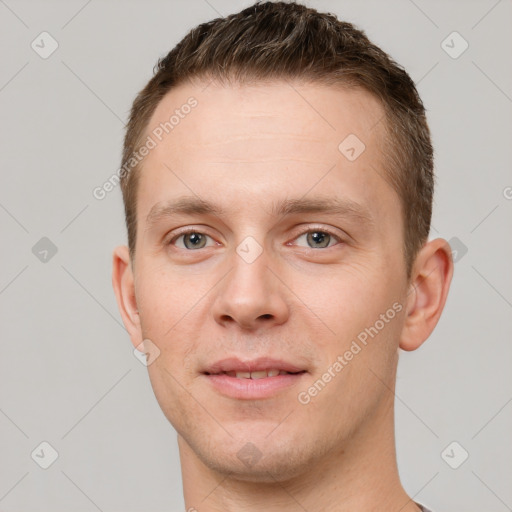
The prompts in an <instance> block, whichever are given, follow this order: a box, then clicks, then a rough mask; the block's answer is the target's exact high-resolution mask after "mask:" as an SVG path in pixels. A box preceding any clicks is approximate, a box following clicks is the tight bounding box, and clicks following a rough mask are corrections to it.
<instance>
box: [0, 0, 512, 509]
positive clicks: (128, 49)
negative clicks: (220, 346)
mask: <svg viewBox="0 0 512 512" xmlns="http://www.w3.org/2000/svg"><path fill="white" fill-rule="evenodd" d="M251 3H252V2H251V1H245V0H244V1H240V2H238V1H236V2H235V1H232V0H231V1H226V0H208V1H206V0H186V1H182V0H179V1H176V0H175V1H165V2H164V1H151V2H141V1H139V2H134V1H124V2H122V1H120V0H117V1H108V2H106V1H103V2H102V1H100V0H92V1H89V2H87V1H83V0H80V1H68V2H64V1H61V2H57V1H46V2H35V1H34V2H29V1H19V0H0V48H2V65H1V68H0V108H1V118H2V123H1V127H0V130H1V132H0V141H1V158H2V167H1V180H2V181H1V188H0V220H1V237H2V246H1V262H2V264H1V267H0V315H1V317H0V320H1V333H2V340H1V341H2V345H1V356H0V379H1V382H0V432H1V434H0V510H2V511H5V512H12V511H29V510H30V511H34V512H36V511H53V512H57V511H64V510H73V511H76V512H81V511H84V512H85V511H95V510H101V511H104V512H107V511H126V512H129V511H144V512H152V511H163V510H168V511H170V510H172V511H175V510H176V511H177V510H183V509H184V504H183V498H182V488H181V475H180V467H179V460H178V451H177V444H176V432H175V431H174V430H173V428H172V427H171V425H170V424H169V423H168V422H167V420H166V419H165V417H164V416H163V414H162V413H161V411H160V408H159V406H158V404H157V402H156V400H155V398H154V395H153V392H152V390H151V388H150V384H149V379H148V376H147V369H146V368H145V367H144V366H143V365H142V364H141V363H140V362H139V360H137V359H136V358H135V357H134V354H133V347H132V345H131V343H130V340H129V338H128V335H127V333H126V331H125V330H124V327H123V326H122V323H121V319H120V315H119V313H118V310H117V306H116V303H115V298H114V294H113V291H112V287H111V254H112V249H113V247H114V246H115V245H118V244H123V243H125V240H126V239H125V228H124V219H123V209H122V202H121V193H120V190H119V188H116V189H115V190H114V191H112V192H111V193H110V194H108V195H107V197H106V198H105V199H103V200H101V201H100V200H97V199H95V198H94V197H93V194H92V191H93V189H94V188H95V187H97V186H101V185H102V184H103V183H104V182H105V181H106V180H107V179H108V178H109V177H110V176H111V175H112V174H114V173H115V172H116V170H117V169H118V167H119V164H120V156H121V144H122V137H123V133H124V132H123V127H124V122H125V121H126V120H127V113H128V110H129V108H130V106H131V102H132V100H133V98H134V96H135V94H136V93H137V92H138V91H139V90H140V88H142V87H143V85H144V84H145V83H146V82H147V80H148V79H149V78H150V76H151V74H152V69H153V66H154V64H155V63H156V60H157V58H158V57H160V56H163V55H164V54H166V53H167V52H168V51H169V50H170V49H171V48H172V47H173V46H174V44H176V42H178V40H179V39H181V37H183V36H184V35H185V33H186V32H187V31H188V30H189V29H191V28H192V27H193V26H195V25H197V24H198V23H200V22H202V21H206V20H209V19H211V18H213V17H217V16H218V15H219V14H222V15H226V14H229V13H231V12H234V11H237V10H239V9H240V8H241V7H243V6H246V5H249V4H251ZM307 3H308V5H310V6H313V7H316V8H318V9H320V10H327V11H331V12H334V13H336V14H337V15H338V16H339V17H340V18H341V19H345V20H347V21H350V22H353V23H355V24H356V25H358V26H359V27H360V28H362V29H363V30H365V31H366V33H367V35H368V36H369V37H370V38H371V39H372V40H373V41H374V42H375V43H377V44H378V45H380V46H381V47H382V48H383V49H384V50H386V51H387V52H389V53H390V54H391V55H392V56H393V57H394V58H395V59H396V60H397V61H398V62H399V63H401V64H402V65H404V66H405V68H406V69H407V71H408V72H409V74H410V75H411V77H412V78H413V79H414V80H415V82H416V83H417V84H418V89H419V92H420V94H421V96H422V98H423V100H424V103H425V105H426V108H427V110H428V118H429V123H430V127H431V130H432V134H433V140H434V145H435V149H436V172H437V176H438V180H437V184H438V187H437V190H436V199H435V207H434V218H433V229H432V238H435V237H438V236H441V237H444V238H446V239H447V240H452V239H453V237H456V238H457V241H456V242H454V245H455V244H457V245H458V246H460V247H462V248H463V247H466V248H467V253H465V254H463V251H462V252H460V251H459V253H458V257H459V260H458V261H457V263H456V265H455V275H454V280H453V283H452V287H451V291H450V295H449V297H448V301H447V304H446V308H445V311H444V314H443V316H442V318H441V320H440V322H439V324H438V326H437V327H436V329H435V331H434V333H433V334H432V336H431V338H430V339H429V340H428V341H427V342H426V343H425V344H424V346H423V347H422V348H421V349H420V350H418V351H417V352H412V353H405V352H403V353H402V355H401V361H400V365H399V371H398V383H397V392H396V395H397V396H396V422H397V425H396V437H397V450H398V462H399V468H400V474H401V477H402V480H403V484H404V486H405V488H406V490H407V491H408V492H409V493H410V495H411V496H413V497H414V498H415V499H416V500H417V501H419V502H422V503H424V504H426V505H428V506H430V507H432V508H433V510H434V511H435V512H454V511H460V510H464V511H466V512H481V511H483V510H485V511H486V512H502V511H506V510H512V486H511V485H510V483H511V478H512V442H511V440H510V432H512V428H511V427H512V404H511V401H512V377H511V372H510V363H511V356H512V344H511V334H512V314H511V313H512V286H511V285H512V272H511V263H510V262H511V261H512V244H511V237H510V234H511V233H512V200H511V199H507V197H509V198H510V197H511V196H512V193H511V192H512V189H510V188H509V189H507V187H511V186H512V173H511V163H512V151H511V141H512V139H511V135H512V116H511V113H512V67H511V59H510V57H511V55H510V53H511V48H512V32H511V31H510V21H511V19H512V16H511V15H512V3H511V2H510V1H506V0H502V1H495V0H485V1H484V0H481V1H465V2H463V1H451V2H447V1H425V0H423V1H422V0H415V1H414V2H413V1H412V0H395V1H392V2H391V1H388V2H380V1H368V0H365V1H359V2H356V1H345V0H336V1H327V0H325V1H321V0H318V1H309V2H307ZM42 31H47V32H49V33H50V34H51V36H52V37H53V38H54V39H55V40H56V41H57V42H58V44H59V47H58V49H57V50H56V51H55V52H54V53H53V54H52V55H51V56H50V57H48V58H47V59H43V58H41V57H40V56H39V55H38V54H37V53H36V52H35V51H34V50H33V49H32V48H31V43H32V41H34V40H36V42H37V41H38V39H37V38H38V36H39V34H40V33H41V32H42ZM453 31H457V32H459V33H460V34H461V35H462V37H463V38H464V39H465V40H466V41H467V42H468V43H469V48H468V49H467V50H466V51H465V52H464V53H463V54H462V55H460V56H459V57H458V58H456V59H455V58H452V57H451V56H450V55H448V54H447V53H446V51H445V50H444V49H443V47H442V45H441V44H442V42H443V40H445V39H446V38H447V36H449V35H450V34H451V33H452V32H453ZM39 41H40V39H39ZM447 41H448V42H447V43H445V44H449V45H450V46H452V47H453V49H452V52H453V51H455V50H457V49H460V48H461V46H460V43H461V41H460V40H459V41H457V40H454V39H453V37H452V38H451V39H450V38H449V39H448V40H447ZM40 44H41V43H40ZM45 47H46V48H48V45H47V44H46V45H45ZM507 191H508V192H507ZM42 237H47V238H49V239H50V240H51V241H52V243H53V244H54V245H55V246H56V248H57V253H56V254H55V255H53V256H52V253H51V252H49V253H48V254H47V256H46V258H47V261H46V262H43V261H40V259H39V258H40V257H42V254H39V257H36V255H37V252H38V250H42V249H41V247H40V246H36V249H34V252H36V254H34V253H33V247H34V246H35V245H36V244H37V243H38V241H39V240H40V239H41V238H42ZM452 241H453V240H452ZM41 243H42V244H44V243H45V242H40V244H41ZM43 249H44V247H43ZM461 255H462V257H461ZM42 441H46V442H48V443H50V445H51V446H52V447H53V448H54V449H55V450H56V451H57V452H58V458H57V459H56V461H55V462H54V463H53V464H52V465H51V466H50V467H49V468H48V469H42V468H41V467H39V465H38V464H36V462H35V460H34V459H33V458H32V457H31V453H32V452H33V451H34V450H35V449H37V448H38V447H39V445H40V443H41V442H42ZM453 441H457V442H458V443H459V444H460V446H462V447H463V448H464V449H465V450H466V451H467V452H468V453H469V458H468V459H467V460H466V461H465V462H464V463H463V464H462V465H461V466H460V467H459V468H458V469H452V468H451V467H449V465H448V464H447V463H446V461H445V460H446V455H445V458H444V459H443V457H442V455H441V453H442V452H443V450H444V449H445V448H446V447H447V446H448V445H449V444H450V443H452V442H453ZM36 453H39V454H40V460H42V459H43V458H44V457H49V456H50V455H49V451H48V450H46V452H45V451H44V450H43V452H41V451H40V449H39V452H37V450H36ZM42 453H44V456H42V455H41V454H42ZM460 453H461V452H460V449H459V448H456V450H454V451H453V452H452V451H450V450H448V454H449V456H450V461H451V462H452V464H453V461H455V462H457V460H459V461H460V456H461V455H460ZM34 458H35V459H36V460H37V456H34ZM199 510H200V509H199ZM397 512H398V511H397Z"/></svg>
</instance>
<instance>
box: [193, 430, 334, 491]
mask: <svg viewBox="0 0 512 512" xmlns="http://www.w3.org/2000/svg"><path fill="white" fill-rule="evenodd" d="M267 435H268V432H265V434H264V435H263V434H262V435H261V436H260V437H257V436H253V437H252V438H253V439H255V441H254V443H252V442H250V441H247V440H246V439H247V437H245V438H244V440H240V439H238V440H236V439H231V441H232V442H231V443H229V442H224V443H220V442H215V441H213V440H210V442H209V443H207V444H204V443H202V442H199V443H197V442H196V443H194V444H193V445H192V443H190V442H189V441H190V440H189V439H185V440H186V442H187V443H189V446H191V447H192V449H193V450H194V452H195V454H196V456H197V457H198V458H199V459H200V460H201V461H202V463H203V464H204V465H205V466H207V467H208V468H209V469H211V470H213V471H215V472H217V473H219V474H222V475H226V476H229V478H230V479H234V480H239V481H244V482H254V483H269V484H271V483H277V482H285V481H288V480H291V479H293V478H295V477H298V476H300V475H302V474H304V473H306V472H307V471H310V470H311V465H312V464H314V463H315V462H317V461H318V460H320V459H321V458H322V457H323V456H324V453H325V450H322V448H323V447H322V446H321V445H320V443H307V442H305V440H304V438H303V437H302V438H301V439H293V438H291V437H289V438H288V439H283V438H278V437H277V436H276V437H275V438H274V439H273V440H271V439H270V438H268V439H267ZM273 435H274V434H273ZM272 441H273V442H272ZM212 448H213V449H212ZM299 448H300V449H299ZM326 449H327V450H328V448H326ZM320 451H321V453H320Z"/></svg>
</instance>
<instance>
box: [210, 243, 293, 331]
mask: <svg viewBox="0 0 512 512" xmlns="http://www.w3.org/2000/svg"><path fill="white" fill-rule="evenodd" d="M232 261H233V267H232V269H231V271H230V272H228V274H227V276H226V277H225V279H223V280H222V282H221V286H219V287H218V289H217V296H216V298H215V301H214V304H213V308H212V311H213V315H214V318H215V321H216V322H217V323H219V324H220V325H222V326H223V327H229V326H230V325H237V326H238V327H239V328H241V329H244V330H258V329H260V328H269V327H271V326H274V325H280V324H283V323H284V322H286V320H287V319H288V316H289V305H288V303H287V302H286V300H285V299H286V296H285V295H286V287H285V286H284V285H283V283H282V282H281V280H280V279H279V278H278V277H277V275H276V273H275V272H274V271H273V270H272V269H271V267H270V266H269V263H270V262H269V258H267V257H266V255H265V251H264V252H263V253H262V254H261V255H260V256H259V257H258V258H257V259H256V260H255V261H253V262H252V263H248V262H247V261H245V260H244V259H243V258H241V257H240V256H239V255H238V254H237V253H234V254H233V258H232Z"/></svg>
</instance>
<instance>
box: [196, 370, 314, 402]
mask: <svg viewBox="0 0 512 512" xmlns="http://www.w3.org/2000/svg"><path fill="white" fill-rule="evenodd" d="M304 375H306V372H303V373H287V374H285V375H276V376H274V377H265V378H263V379H239V378H237V377H230V376H229V375H226V374H224V373H221V374H218V375H206V374H203V376H204V377H206V378H207V379H208V382H210V384H211V385H212V386H213V387H214V388H215V389H216V390H217V391H219V392H220V393H222V394H223V395H226V396H229V397H231V398H236V399H238V400H255V399H260V398H269V397H271V396H273V395H275V394H276V393H277V392H278V391H280V390H282V389H286V388H289V387H292V386H295V385H296V384H297V383H298V382H299V381H300V380H301V379H302V377H303V376H304Z"/></svg>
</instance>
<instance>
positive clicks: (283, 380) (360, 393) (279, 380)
mask: <svg viewBox="0 0 512 512" xmlns="http://www.w3.org/2000/svg"><path fill="white" fill-rule="evenodd" d="M206 85H207V84H200V85H194V86H192V85H186V86H185V85H183V86H180V87H179V88H176V89H175V90H173V91H171V92H170V93H169V94H168V95H167V96H166V97H165V98H164V99H163V100H162V102H161V103H160V105H159V106H158V108H157V110H156V111H155V113H154V116H153V118H152V119H151V122H150V124H149V127H150V128H149V131H148V133H150V130H151V129H153V128H154V127H158V126H159V125H160V123H165V122H166V121H169V118H170V116H171V115H172V114H173V113H174V112H175V110H176V109H180V108H181V107H182V106H183V105H184V104H186V103H187V100H188V98H190V97H191V96H193V97H194V98H195V99H196V100H197V105H196V106H195V107H194V108H192V109H188V108H187V109H182V110H181V112H184V111H187V112H189V113H188V114H186V115H183V117H181V116H180V120H179V122H178V123H176V124H175V125H174V127H173V129H172V131H170V132H169V134H168V135H166V136H164V137H162V141H157V142H158V143H157V145H156V147H155V148H153V149H151V151H150V153H149V154H148V155H147V156H146V157H145V159H144V161H143V168H142V173H141V177H140V183H139V190H138V206H137V218H138V221H137V244H136V257H135V261H134V262H133V263H134V267H133V285H134V302H136V311H134V317H135V323H134V325H135V327H134V328H133V329H132V331H131V335H132V341H133V343H134V344H135V345H138V344H139V343H140V342H141V341H142V339H146V340H150V342H146V343H148V347H149V348H148V349H149V351H150V352H151V351H154V353H157V352H158V351H159V355H158V357H157V358H156V359H155V360H154V362H152V363H151V364H150V365H149V366H148V371H149V376H150V379H151V384H152V386H153V389H154V392H155V395H156V398H157V400H158V402H159V404H160V406H161V408H162V410H163V412H164V413H165V415H166V416H167V418H168V419H169V421H170V422H171V423H172V425H173V426H174V428H175V429H176V430H177V432H178V434H179V435H180V436H181V438H182V439H181V440H180V442H181V443H183V442H185V443H186V446H188V447H189V448H190V449H191V451H193V452H194V453H195V455H196V456H197V457H198V459H199V460H200V461H201V462H202V463H204V464H205V465H206V466H207V467H209V468H212V469H215V470H217V471H220V472H222V473H228V472H235V473H236V474H237V475H238V476H239V478H241V479H246V480H254V481H265V480H270V479H269V476H268V475H269V473H271V474H273V475H274V477H276V478H278V477H277V475H279V478H283V479H284V478H289V477H291V476H293V475H296V474H299V473H300V472H301V471H304V469H305V468H307V467H310V465H311V464H313V463H315V462H317V461H319V460H320V459H321V458H322V457H325V456H326V454H334V453H341V452H342V451H344V450H345V449H347V447H348V446H349V445H350V442H351V440H352V439H353V437H354V435H355V434H356V433H358V432H361V431H364V430H365V429H366V430H368V429H370V428H374V427H373V426H372V425H375V424H376V422H377V418H382V417H383V414H384V411H388V410H390V408H391V401H390V400H391V397H392V394H390V393H389V389H388V388H387V387H386V385H383V383H386V384H387V386H389V387H392V386H393V383H394V377H395V370H396V363H397V352H398V343H399V338H400V333H401V331H402V328H403V325H404V310H405V301H406V300H407V286H408V283H407V281H406V273H405V271H406V269H405V262H404V259H403V243H404V240H403V236H402V222H403V219H402V217H401V211H400V203H399V198H398V196H397V194H396V192H395V191H394V190H393V189H392V188H391V187H390V186H389V185H388V183H387V182H386V181H385V180H384V179H383V175H384V171H383V158H382V154H381V148H382V144H383V131H382V130H383V126H382V123H379V120H381V119H382V116H383V113H384V112H383V109H382V107H381V105H380V104H379V103H378V102H377V101H376V100H375V99H374V98H373V97H372V96H371V95H369V94H368V93H366V92H364V91H362V90H351V91H348V90H339V89H335V88H330V87H325V86H320V85H299V84H295V85H294V86H293V88H292V87H291V86H290V85H289V84H287V83H284V82H282V83H281V82H276V83H272V84H261V85H257V86H229V87H221V86H218V85H215V84H213V83H212V84H210V85H209V86H208V87H206ZM205 87H206V88H205ZM347 137H349V138H348V139H347ZM363 144H364V146H363ZM361 150H362V152H361ZM129 272H131V270H129ZM155 347H156V349H155ZM155 350H156V352H155ZM250 370H253V371H254V373H252V374H251V377H252V378H250V379H247V378H246V377H247V376H248V375H249V374H248V373H247V372H249V371H250ZM265 370H280V372H281V373H280V374H279V375H274V373H276V372H270V375H268V372H267V373H261V371H265ZM284 371H287V372H288V373H282V372H284ZM223 372H227V373H223ZM233 372H238V376H237V375H236V373H233ZM240 372H245V373H240ZM376 376H378V378H376ZM377 423H378V422H377ZM377 426H378V425H377ZM183 446H184V445H183ZM252 457H253V458H252ZM251 461H252V462H251Z"/></svg>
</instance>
